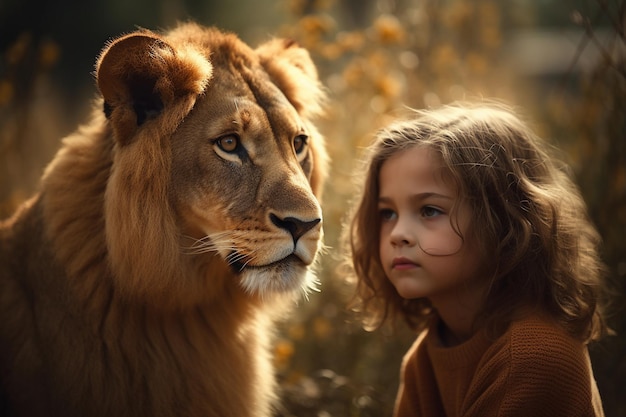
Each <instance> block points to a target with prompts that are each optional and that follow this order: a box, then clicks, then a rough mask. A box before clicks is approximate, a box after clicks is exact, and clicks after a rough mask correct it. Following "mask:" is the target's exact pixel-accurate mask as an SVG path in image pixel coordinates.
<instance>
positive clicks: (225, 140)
mask: <svg viewBox="0 0 626 417" xmlns="http://www.w3.org/2000/svg"><path fill="white" fill-rule="evenodd" d="M215 144H216V145H217V146H219V148H220V149H221V150H223V151H224V152H228V153H233V152H235V151H236V150H237V148H238V147H239V137H237V136H236V135H226V136H222V137H221V138H218V139H216V140H215Z"/></svg>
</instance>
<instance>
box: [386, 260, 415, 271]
mask: <svg viewBox="0 0 626 417" xmlns="http://www.w3.org/2000/svg"><path fill="white" fill-rule="evenodd" d="M391 267H392V268H393V269H403V270H404V269H411V268H415V267H417V264H416V263H415V262H413V261H412V260H410V259H407V258H393V261H392V262H391Z"/></svg>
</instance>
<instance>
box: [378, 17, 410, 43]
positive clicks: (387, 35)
mask: <svg viewBox="0 0 626 417" xmlns="http://www.w3.org/2000/svg"><path fill="white" fill-rule="evenodd" d="M374 31H375V33H376V37H377V38H378V40H379V41H380V42H382V43H386V44H391V43H400V42H402V41H404V39H405V38H406V32H405V30H404V27H402V24H401V23H400V21H399V20H398V18H396V17H395V16H393V15H389V14H383V15H381V16H379V17H378V18H377V19H376V20H375V21H374Z"/></svg>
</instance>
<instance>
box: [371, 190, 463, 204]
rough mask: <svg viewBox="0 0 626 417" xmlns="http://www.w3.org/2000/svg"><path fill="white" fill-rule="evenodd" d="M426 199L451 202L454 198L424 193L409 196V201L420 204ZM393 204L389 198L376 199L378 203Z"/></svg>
mask: <svg viewBox="0 0 626 417" xmlns="http://www.w3.org/2000/svg"><path fill="white" fill-rule="evenodd" d="M428 198H438V199H445V200H453V199H454V198H453V197H451V196H449V195H445V194H440V193H436V192H425V193H418V194H414V195H412V196H410V200H411V201H414V202H415V201H417V202H420V201H422V200H426V199H428ZM391 202H393V199H392V198H390V197H385V196H384V195H383V196H379V197H378V203H379V204H380V203H391Z"/></svg>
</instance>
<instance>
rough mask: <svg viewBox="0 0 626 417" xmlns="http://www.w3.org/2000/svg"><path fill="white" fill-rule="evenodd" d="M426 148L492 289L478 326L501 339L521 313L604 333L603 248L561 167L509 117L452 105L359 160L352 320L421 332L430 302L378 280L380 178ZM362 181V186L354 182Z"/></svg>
mask: <svg viewBox="0 0 626 417" xmlns="http://www.w3.org/2000/svg"><path fill="white" fill-rule="evenodd" d="M416 145H419V146H427V147H429V148H431V149H432V150H434V151H435V152H436V154H437V155H439V156H440V158H441V161H442V162H443V166H444V170H445V172H446V178H450V179H451V181H453V183H454V185H455V186H456V187H457V190H459V201H460V202H464V203H466V204H468V206H469V207H471V209H472V211H473V217H472V218H473V222H472V223H471V225H470V227H469V230H468V232H467V238H466V239H465V241H466V242H468V243H469V244H476V245H478V248H479V250H480V251H481V253H482V254H483V256H484V258H485V259H487V260H488V261H489V262H491V264H490V266H489V267H490V271H491V275H490V277H491V281H490V286H489V290H488V292H487V294H486V296H485V302H484V305H483V306H482V309H481V312H480V313H479V315H478V317H477V323H480V324H481V325H485V326H487V328H488V329H492V330H494V331H495V332H499V331H502V330H503V329H504V328H506V326H507V325H508V323H509V322H510V321H511V320H512V319H513V317H514V315H515V314H516V313H517V312H519V311H521V310H522V309H523V308H525V307H527V306H534V307H538V308H540V309H542V310H544V311H547V312H548V313H550V314H551V316H552V317H554V318H555V319H556V320H557V321H558V322H559V323H560V324H561V325H562V326H563V327H564V328H565V329H566V330H567V331H568V332H569V333H570V334H571V335H573V336H574V337H577V338H579V339H580V340H583V341H589V340H593V339H597V338H599V337H600V336H601V335H602V334H604V333H605V332H606V326H605V323H604V320H603V314H602V310H603V309H602V306H601V304H602V300H603V297H602V292H603V282H602V281H603V276H604V265H603V264H602V262H601V260H600V256H599V253H598V246H599V244H600V238H599V235H598V233H597V231H596V230H595V228H594V226H593V225H592V223H591V221H590V220H589V217H588V214H587V208H586V205H585V202H584V200H583V198H582V197H581V195H580V192H579V191H578V188H577V187H576V185H575V183H574V182H573V180H572V179H571V176H570V173H569V171H568V168H567V166H566V165H565V164H563V163H561V162H558V159H556V158H554V156H553V155H552V152H553V149H552V148H551V147H549V146H548V145H547V144H546V143H544V142H542V141H541V140H540V139H539V138H538V137H536V136H535V135H534V134H533V132H532V131H531V130H530V129H529V127H528V126H527V125H526V124H525V123H524V122H523V121H521V120H520V119H519V118H518V117H517V116H516V115H515V113H514V112H513V110H512V109H511V108H509V107H506V106H504V105H502V104H496V103H487V104H485V103H481V104H474V105H470V104H467V103H456V104H453V105H449V106H444V107H442V108H440V109H437V110H431V111H416V115H415V117H413V118H411V120H407V121H402V122H396V123H394V124H392V125H390V126H388V127H387V128H384V129H382V130H380V131H379V132H378V134H377V135H376V138H375V141H374V143H373V145H372V146H371V147H369V148H368V153H367V155H366V158H365V160H364V167H363V169H364V172H365V173H364V176H365V182H364V183H363V186H362V189H361V192H360V195H359V196H358V198H357V200H356V201H355V204H354V205H353V209H352V212H351V216H350V220H349V222H348V223H346V224H345V225H344V233H343V236H342V244H343V247H344V250H345V251H344V253H345V254H346V257H345V259H344V261H345V262H344V266H347V267H348V271H347V275H348V277H349V278H351V279H352V280H353V281H355V282H356V292H355V296H354V299H353V307H355V310H357V311H359V312H361V313H362V314H363V319H364V323H365V324H366V326H368V327H370V328H376V327H379V326H380V325H382V324H383V323H384V322H385V321H387V320H390V321H395V318H396V317H402V318H404V319H405V320H406V321H407V322H408V323H409V325H410V326H411V327H413V328H415V329H417V330H419V329H421V328H423V327H424V326H425V325H426V323H427V320H428V318H429V317H430V316H431V315H432V314H433V309H432V307H431V305H430V303H429V301H428V300H427V299H423V298H418V299H411V300H406V299H403V298H402V297H400V296H399V295H398V293H397V292H396V290H395V288H394V287H393V285H392V284H391V283H390V282H389V280H388V279H387V278H386V277H385V274H384V272H383V268H382V265H381V261H380V256H379V240H380V226H379V225H380V219H379V213H378V201H377V200H378V195H379V173H380V169H381V166H382V165H383V163H384V162H385V161H386V160H387V159H389V157H390V156H392V155H394V154H396V153H397V152H402V151H403V150H405V149H407V148H410V147H413V146H416ZM361 178H362V176H361Z"/></svg>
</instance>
